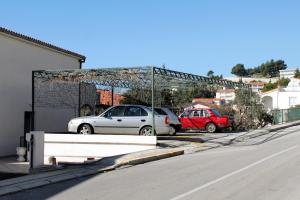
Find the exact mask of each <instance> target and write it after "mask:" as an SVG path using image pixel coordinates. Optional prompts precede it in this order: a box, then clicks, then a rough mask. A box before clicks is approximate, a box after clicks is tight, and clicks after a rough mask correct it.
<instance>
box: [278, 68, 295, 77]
mask: <svg viewBox="0 0 300 200" xmlns="http://www.w3.org/2000/svg"><path fill="white" fill-rule="evenodd" d="M295 72H296V69H285V70H279V76H280V78H293V77H294V75H295Z"/></svg>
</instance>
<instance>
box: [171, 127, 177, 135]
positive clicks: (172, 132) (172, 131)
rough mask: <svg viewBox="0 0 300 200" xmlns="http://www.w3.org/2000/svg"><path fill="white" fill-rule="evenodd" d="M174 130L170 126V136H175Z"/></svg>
mask: <svg viewBox="0 0 300 200" xmlns="http://www.w3.org/2000/svg"><path fill="white" fill-rule="evenodd" d="M176 132H177V131H176V128H175V127H174V126H170V135H173V136H174V135H176Z"/></svg>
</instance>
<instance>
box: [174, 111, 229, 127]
mask: <svg viewBox="0 0 300 200" xmlns="http://www.w3.org/2000/svg"><path fill="white" fill-rule="evenodd" d="M179 120H180V122H181V126H182V128H183V129H203V130H206V131H207V132H209V133H214V132H216V131H217V129H225V128H229V127H231V123H230V121H229V118H228V117H227V116H222V115H221V114H220V113H219V111H218V110H216V109H195V110H187V111H185V112H183V113H182V114H181V115H180V116H179Z"/></svg>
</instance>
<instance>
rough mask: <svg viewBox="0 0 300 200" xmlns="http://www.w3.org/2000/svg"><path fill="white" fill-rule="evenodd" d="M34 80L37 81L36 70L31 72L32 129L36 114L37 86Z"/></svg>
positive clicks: (32, 129) (32, 128) (31, 128)
mask: <svg viewBox="0 0 300 200" xmlns="http://www.w3.org/2000/svg"><path fill="white" fill-rule="evenodd" d="M34 82H35V77H34V71H32V72H31V112H32V116H31V117H32V119H31V120H32V121H31V127H30V130H31V131H34V128H35V116H34V106H35V105H34V103H35V99H34V98H35V97H34V95H35V94H34V93H35V87H34V85H35V84H34Z"/></svg>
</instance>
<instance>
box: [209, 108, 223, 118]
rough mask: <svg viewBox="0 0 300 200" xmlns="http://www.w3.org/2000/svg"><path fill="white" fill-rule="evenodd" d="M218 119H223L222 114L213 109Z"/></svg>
mask: <svg viewBox="0 0 300 200" xmlns="http://www.w3.org/2000/svg"><path fill="white" fill-rule="evenodd" d="M211 111H212V112H213V113H214V114H215V115H216V116H217V117H221V116H222V115H221V113H220V112H219V111H218V110H216V109H212V110H211Z"/></svg>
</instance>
